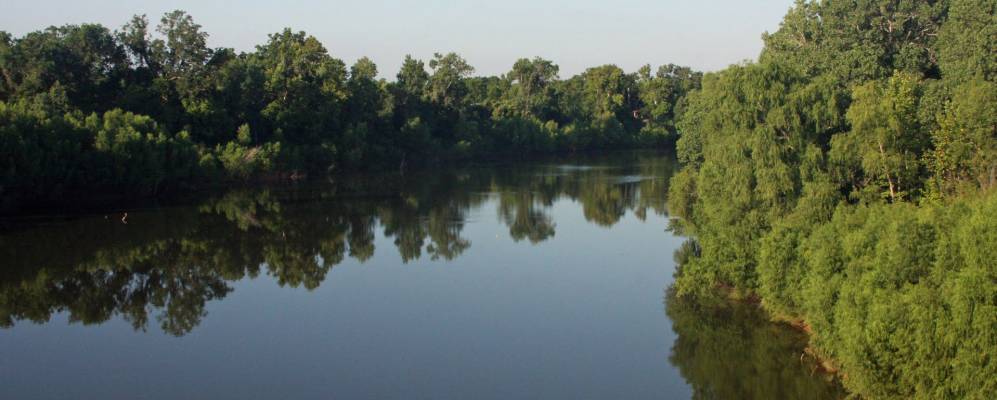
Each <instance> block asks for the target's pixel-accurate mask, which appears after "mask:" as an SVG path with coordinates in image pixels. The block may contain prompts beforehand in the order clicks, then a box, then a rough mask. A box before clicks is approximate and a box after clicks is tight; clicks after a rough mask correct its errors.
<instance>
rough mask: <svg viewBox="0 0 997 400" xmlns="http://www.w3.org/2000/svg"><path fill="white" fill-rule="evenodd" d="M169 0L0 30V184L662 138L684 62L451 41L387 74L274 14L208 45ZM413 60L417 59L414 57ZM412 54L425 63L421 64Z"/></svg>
mask: <svg viewBox="0 0 997 400" xmlns="http://www.w3.org/2000/svg"><path fill="white" fill-rule="evenodd" d="M207 38H208V34H207V33H206V32H204V31H203V30H202V28H201V26H200V25H198V24H197V23H195V22H194V20H193V18H192V17H191V16H190V15H188V14H186V13H184V12H182V11H175V12H171V13H168V14H166V15H165V16H163V17H162V19H161V20H160V21H159V23H158V24H157V25H156V26H155V27H152V26H150V21H149V20H148V19H147V18H146V17H145V16H136V17H134V18H133V19H132V20H131V21H129V22H128V23H127V24H125V25H124V26H122V27H120V28H119V29H117V30H114V31H112V30H110V29H108V28H106V27H104V26H101V25H96V24H83V25H65V26H61V27H50V28H47V29H45V30H42V31H37V32H32V33H28V34H26V35H24V36H23V37H20V38H14V37H12V36H11V35H10V34H8V33H5V32H0V154H3V156H2V157H0V199H3V203H5V204H0V206H6V208H8V209H11V208H14V207H16V206H18V205H20V204H24V203H25V202H28V201H37V200H47V199H58V198H59V197H60V196H65V195H66V194H68V193H74V192H79V191H83V190H85V191H86V193H90V194H92V193H95V192H96V193H100V192H114V193H119V194H120V193H133V194H156V193H162V192H163V191H164V190H166V189H168V188H173V187H177V186H178V185H186V184H189V183H192V182H199V181H200V182H204V181H209V182H217V181H240V180H248V179H286V178H289V177H294V178H297V177H301V176H305V175H307V174H309V173H311V174H313V175H315V174H323V175H324V174H327V173H328V172H330V171H334V170H343V169H367V168H392V169H396V170H397V169H400V168H401V169H404V168H405V166H406V165H411V164H419V163H426V162H430V161H434V160H441V159H443V160H445V159H466V158H493V157H499V156H507V155H510V154H517V155H520V154H523V153H530V152H555V151H580V150H587V149H612V148H628V147H630V148H632V147H638V146H639V147H652V146H654V147H662V146H666V147H670V143H674V141H675V140H676V138H677V128H676V120H677V116H678V115H680V114H681V113H682V112H683V110H684V105H683V104H684V103H683V99H684V97H685V94H686V93H688V92H689V91H691V90H693V89H696V88H698V87H699V85H700V79H701V77H702V74H701V73H698V72H695V71H692V70H691V69H689V68H686V67H680V66H676V65H666V66H662V67H660V68H658V69H657V70H656V71H652V69H651V67H650V66H645V67H643V68H641V69H640V70H639V71H637V72H634V73H626V72H624V71H623V70H622V69H620V68H619V67H616V66H615V65H604V66H599V67H594V68H590V69H588V70H586V71H585V72H584V73H582V74H580V75H577V76H574V77H571V78H569V79H564V80H561V79H560V78H559V75H558V71H559V68H558V66H557V65H556V64H554V63H553V62H551V61H549V60H545V59H542V58H539V57H537V58H533V59H527V58H524V59H520V60H518V61H516V62H515V64H514V65H513V66H512V68H511V70H510V71H509V72H508V73H506V74H504V75H503V76H498V77H494V76H492V77H477V76H472V74H473V72H474V68H473V67H472V66H471V65H469V64H468V62H467V61H466V60H464V59H463V58H461V57H460V56H459V55H457V54H454V53H448V54H436V55H435V56H434V57H433V59H431V60H428V62H424V61H422V60H417V59H414V58H411V57H406V59H405V61H404V64H403V66H402V67H401V70H400V71H399V72H398V73H397V75H396V78H395V79H394V80H393V81H387V80H385V79H379V78H378V76H379V75H378V70H377V66H376V65H375V64H374V63H373V62H372V61H371V60H370V59H367V58H361V59H359V60H357V61H356V62H355V63H354V64H353V65H352V66H350V67H347V66H346V65H345V64H344V63H343V61H341V60H339V59H336V58H335V57H333V56H332V55H331V54H330V53H329V51H327V49H326V48H325V47H323V45H322V43H320V42H319V41H318V40H317V39H316V38H314V37H312V36H309V35H307V34H306V33H304V32H295V31H292V30H290V29H285V30H284V31H282V32H278V33H274V34H272V35H270V36H269V40H268V41H267V43H264V44H262V45H259V46H257V47H256V49H255V51H252V52H246V53H236V52H235V51H234V50H232V49H228V48H210V47H208V45H207ZM427 64H428V65H427ZM427 67H428V70H427Z"/></svg>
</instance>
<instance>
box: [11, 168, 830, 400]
mask: <svg viewBox="0 0 997 400" xmlns="http://www.w3.org/2000/svg"><path fill="white" fill-rule="evenodd" d="M674 169H675V164H674V161H673V160H672V159H671V158H670V157H668V156H663V155H654V154H623V155H615V156H611V157H590V158H582V159H577V158H576V159H552V160H547V161H541V162H529V163H525V162H524V163H514V164H502V165H494V166H488V167H474V168H462V169H457V170H447V171H436V172H424V173H418V174H408V175H406V176H399V175H397V174H395V175H390V174H388V175H369V176H362V177H353V178H350V179H340V180H339V181H337V182H333V183H329V184H316V185H307V186H304V187H298V188H284V189H279V190H278V189H272V190H242V191H232V192H229V193H224V194H221V195H218V196H215V197H212V198H208V199H205V200H203V201H200V202H198V204H196V205H191V206H182V207H161V208H154V209H144V210H129V211H128V213H129V216H128V219H127V224H125V223H122V221H120V214H110V215H107V216H106V217H105V215H104V214H100V215H90V216H77V217H72V218H42V219H35V220H32V221H29V222H24V221H19V222H17V223H16V224H12V223H7V224H6V228H5V229H4V230H3V231H2V232H0V257H2V258H0V260H2V261H0V266H2V268H0V398H2V399H35V398H38V399H50V398H51V399H57V398H67V399H69V398H72V399H77V398H80V399H85V398H89V399H97V398H101V399H103V398H111V399H118V398H120V399H146V398H147V399H172V398H210V399H250V398H288V399H290V398H322V399H326V398H344V399H353V398H364V399H367V398H369V399H470V398H474V399H513V398H529V399H533V398H536V399H540V398H542V399H589V398H590V399H604V398H614V399H623V398H627V399H636V398H667V399H684V398H703V399H714V398H715V399H752V398H755V399H777V398H801V399H804V398H805V399H824V398H840V397H841V393H840V391H839V388H838V387H837V386H835V385H833V384H831V383H828V382H827V379H826V378H824V377H821V376H820V375H819V374H813V373H812V372H811V368H812V367H811V366H810V365H809V364H807V363H806V362H805V361H804V362H801V361H800V354H801V351H802V347H803V344H804V342H805V339H804V338H802V337H800V335H799V334H797V333H795V332H793V331H790V330H788V329H786V328H785V327H782V326H778V325H773V324H770V323H767V322H766V321H765V319H764V316H762V315H761V314H760V313H759V312H758V310H757V309H755V308H754V307H753V306H749V305H737V304H719V305H704V304H698V303H694V302H691V301H688V300H684V299H675V298H672V297H671V296H669V295H668V291H667V288H668V286H669V285H670V284H671V282H672V274H673V272H674V268H675V265H674V262H673V261H672V260H673V253H674V252H675V251H676V249H678V248H679V247H680V246H681V245H682V243H683V242H684V241H685V239H684V238H682V237H679V236H676V235H674V234H673V233H671V232H670V231H669V230H668V225H669V224H668V215H667V210H666V206H665V195H666V192H667V185H668V178H669V176H670V175H671V174H672V173H673V172H674Z"/></svg>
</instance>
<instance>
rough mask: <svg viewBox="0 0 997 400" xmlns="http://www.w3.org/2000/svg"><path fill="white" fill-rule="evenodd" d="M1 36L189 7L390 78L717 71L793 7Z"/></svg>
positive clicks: (82, 6)
mask: <svg viewBox="0 0 997 400" xmlns="http://www.w3.org/2000/svg"><path fill="white" fill-rule="evenodd" d="M2 1H3V2H4V3H5V4H4V5H3V6H2V9H3V10H2V12H0V30H6V31H8V32H11V33H12V34H14V35H16V36H20V35H23V34H24V33H26V32H29V31H33V30H38V29H41V28H44V27H47V26H50V25H62V24H66V23H83V22H98V23H101V24H104V25H106V26H108V27H110V28H112V29H116V28H118V27H120V26H121V25H122V24H124V23H125V22H126V21H127V20H128V19H129V18H130V16H131V15H133V14H148V16H149V18H150V20H152V22H153V24H155V23H156V22H158V20H159V17H161V16H162V14H163V13H164V12H166V11H169V10H173V9H182V10H186V11H187V12H189V13H190V14H191V15H193V16H194V19H195V21H196V22H198V23H199V24H201V25H203V26H204V29H205V31H207V32H208V33H209V34H210V35H211V36H210V39H209V44H210V45H211V46H213V47H218V46H224V47H234V48H235V49H236V50H239V51H244V50H251V49H252V48H253V46H255V45H257V44H260V43H263V42H264V41H265V40H266V35H267V34H268V33H272V32H276V31H279V30H281V29H283V28H284V27H291V28H292V29H294V30H304V31H306V32H308V33H309V34H312V35H314V36H316V37H317V38H318V39H319V40H321V41H322V43H324V44H325V46H326V48H327V49H329V52H330V53H331V54H332V55H333V56H335V57H337V58H341V59H343V60H345V61H346V62H347V63H348V64H349V63H352V62H353V61H354V60H356V59H357V58H359V57H361V56H368V57H370V58H371V59H373V60H374V61H375V62H376V63H377V65H378V69H379V71H380V74H381V76H384V77H389V78H393V77H394V75H395V73H396V72H397V71H398V67H399V66H400V65H401V61H402V59H403V57H404V55H405V54H412V55H413V56H415V57H417V58H422V59H428V58H429V57H430V56H431V55H432V54H433V52H447V51H456V52H458V53H460V54H461V55H462V56H464V58H466V59H467V60H468V61H469V62H470V63H471V65H473V66H475V68H476V69H477V71H476V75H493V74H495V75H497V74H501V73H504V72H506V71H508V70H509V68H510V66H511V65H512V64H513V62H515V60H516V59H517V58H520V57H533V56H541V57H544V58H547V59H551V60H554V62H556V63H557V64H558V65H560V66H561V76H562V77H567V76H571V75H573V74H576V73H578V72H581V71H583V70H584V69H585V68H587V67H590V66H596V65H601V64H607V63H613V64H617V65H619V66H621V67H623V68H624V69H626V70H627V71H633V70H635V69H637V68H639V67H640V66H641V65H643V64H648V63H650V64H652V65H654V66H657V65H660V64H666V63H676V64H683V65H689V66H692V67H694V68H697V69H702V70H707V71H710V70H717V69H720V68H723V67H726V66H727V65H729V64H732V63H736V62H739V61H741V60H745V59H754V58H756V57H757V56H758V52H759V51H760V50H761V47H762V42H761V34H762V32H765V31H774V30H776V29H777V28H778V27H779V21H780V20H781V19H782V17H783V15H784V14H785V13H786V11H787V10H788V9H789V7H790V6H791V5H792V2H793V1H792V0H753V1H744V0H700V1H689V0H616V1H592V0H573V1H572V0H553V1H540V0H534V1H529V0H493V1H479V0H475V1H445V0H423V1H385V0H352V1H317V0H284V1H260V0H249V1H216V0H199V1H197V0H183V1H149V0H131V1H126V0H85V1H83V0H30V1H25V0H2Z"/></svg>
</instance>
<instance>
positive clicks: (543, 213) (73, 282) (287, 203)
mask: <svg viewBox="0 0 997 400" xmlns="http://www.w3.org/2000/svg"><path fill="white" fill-rule="evenodd" d="M620 157H622V158H623V159H622V160H621V159H620ZM584 163H585V167H577V166H569V167H565V166H563V164H557V163H548V164H528V165H525V166H494V167H476V168H466V169H461V170H457V171H446V172H423V173H418V174H415V175H409V176H405V177H402V176H398V175H365V176H357V177H352V178H348V179H342V180H341V181H340V182H337V183H336V184H335V185H322V186H307V187H298V188H294V189H282V190H265V189H264V190H235V191H231V192H229V193H226V194H224V195H221V196H218V197H215V198H211V199H208V200H206V201H204V202H203V203H202V204H200V205H199V206H196V207H168V208H161V209H156V210H153V211H130V212H129V214H130V215H129V221H128V224H127V225H125V224H121V223H120V221H117V219H116V218H105V217H80V218H75V219H72V220H69V221H62V222H58V223H50V224H35V225H33V226H17V227H14V228H12V229H8V230H7V231H6V232H3V233H0V257H2V259H3V260H5V263H6V265H5V266H4V268H2V269H0V326H2V327H11V326H13V325H14V324H15V323H17V322H18V321H33V322H37V323H42V322H46V321H48V320H49V319H50V318H51V316H52V315H53V314H55V313H60V312H65V313H67V314H68V316H69V319H70V321H71V322H80V323H83V324H100V323H103V322H105V321H108V320H110V319H111V318H112V317H114V316H116V315H117V316H120V317H121V318H122V319H124V320H126V321H128V322H129V323H131V324H132V326H133V327H134V328H135V329H137V330H144V329H147V327H148V326H149V324H150V322H149V319H150V315H154V317H153V318H155V319H156V321H157V322H158V325H159V326H160V327H161V328H162V330H163V331H165V332H167V333H169V334H172V335H177V336H180V335H184V334H186V333H189V332H190V331H191V330H193V329H194V328H195V327H196V326H197V325H198V324H199V323H200V322H201V320H202V318H204V317H205V315H206V312H205V304H206V303H207V302H208V301H211V300H215V299H221V298H224V297H225V296H226V295H227V294H229V293H230V292H231V291H232V287H231V286H230V283H232V282H234V281H238V280H241V279H245V278H255V277H257V276H259V275H260V274H261V273H263V274H266V275H268V276H270V277H272V278H273V279H274V280H275V281H276V282H277V283H278V284H279V285H280V286H287V287H292V288H299V287H301V288H305V289H308V290H312V289H315V288H317V287H319V285H321V284H322V282H323V281H324V280H325V279H326V277H327V274H328V273H329V270H331V269H332V268H333V267H334V266H336V265H337V264H339V263H341V262H343V261H344V260H345V259H346V257H351V258H353V259H355V260H357V261H359V262H361V263H363V262H365V261H367V260H369V259H371V257H373V256H374V251H375V237H376V232H377V231H378V230H381V231H382V232H383V235H384V236H385V237H388V238H390V239H392V240H393V242H394V245H395V247H396V248H397V250H398V252H399V254H400V256H401V259H402V261H403V262H410V261H413V260H417V259H419V258H421V257H428V258H430V259H432V260H448V261H449V260H455V259H457V258H458V257H459V256H460V255H461V253H463V252H464V251H466V250H467V249H468V248H470V247H471V245H472V243H471V242H470V241H469V240H468V239H466V238H464V237H463V236H462V231H463V229H464V226H465V222H466V220H467V216H468V215H469V214H470V213H471V212H472V211H475V210H479V209H480V208H482V207H483V206H485V205H486V204H491V203H490V202H494V203H495V207H496V208H497V214H498V218H499V220H500V221H502V222H503V223H504V224H505V225H506V226H508V228H509V235H510V237H511V238H512V239H513V240H515V241H522V240H524V239H525V240H527V241H528V242H529V243H532V244H537V243H540V242H543V241H545V240H547V239H549V238H551V237H553V236H554V235H555V233H556V229H555V228H556V223H555V221H554V219H553V218H552V217H551V216H550V215H549V209H550V208H551V206H552V205H553V204H554V202H555V201H558V200H561V199H570V200H572V201H576V202H579V203H581V204H582V208H583V212H584V216H585V219H586V220H587V221H589V222H591V223H594V224H598V225H601V226H612V225H613V224H615V223H617V222H619V221H620V219H621V218H622V217H623V216H624V215H625V214H626V212H628V211H630V212H633V213H634V214H635V215H637V216H638V217H639V218H644V217H646V215H647V212H648V211H649V210H650V211H652V212H655V213H658V214H661V215H664V214H665V213H666V208H665V197H664V194H665V193H666V192H667V180H668V177H670V176H671V173H672V172H673V170H674V167H675V164H674V162H673V161H672V159H671V158H669V157H661V156H660V155H656V154H639V153H637V154H627V155H619V156H615V157H608V158H607V157H604V158H600V159H589V160H584ZM575 165H577V164H575Z"/></svg>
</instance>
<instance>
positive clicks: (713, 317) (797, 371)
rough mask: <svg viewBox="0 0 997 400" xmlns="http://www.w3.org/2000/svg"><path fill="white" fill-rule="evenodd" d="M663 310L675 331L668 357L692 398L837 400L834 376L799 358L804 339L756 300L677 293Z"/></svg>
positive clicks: (838, 392)
mask: <svg viewBox="0 0 997 400" xmlns="http://www.w3.org/2000/svg"><path fill="white" fill-rule="evenodd" d="M665 310H666V313H667V314H668V318H670V319H671V320H672V329H674V330H675V333H677V334H678V337H677V338H676V340H675V344H674V345H673V347H672V354H671V356H670V357H669V361H671V363H672V364H673V365H675V366H676V367H677V368H678V369H679V371H680V372H681V374H682V377H683V378H685V380H686V382H688V383H689V384H690V385H691V386H692V390H693V396H692V398H693V399H704V400H706V399H742V400H752V399H758V400H768V399H813V400H820V399H842V398H844V397H845V395H846V393H844V392H843V391H842V389H841V387H840V386H839V385H837V384H835V383H834V382H833V381H832V380H833V378H832V377H831V376H828V375H824V374H822V373H820V372H817V371H816V366H815V365H813V362H812V360H810V359H809V358H806V357H801V354H802V352H801V351H802V349H803V348H804V347H805V346H806V343H807V338H806V336H805V334H803V333H802V332H796V331H793V330H791V329H788V328H787V327H785V326H781V325H777V324H773V323H770V322H768V319H767V317H766V315H764V312H763V311H762V310H761V309H759V308H758V306H757V305H755V304H749V303H739V302H730V301H727V300H722V299H714V300H712V301H711V300H710V299H702V298H700V299H696V298H693V297H676V296H675V294H674V292H673V291H671V290H669V292H668V295H667V296H666V299H665Z"/></svg>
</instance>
